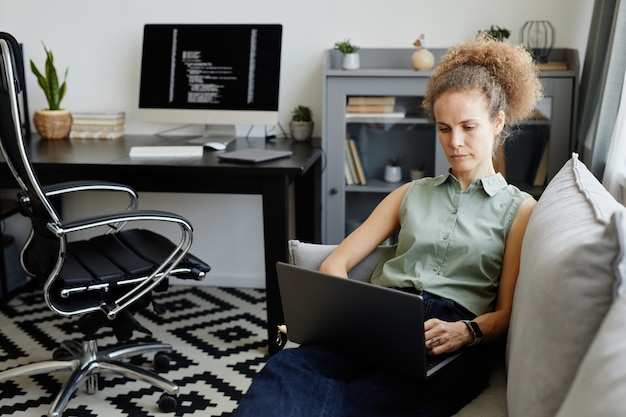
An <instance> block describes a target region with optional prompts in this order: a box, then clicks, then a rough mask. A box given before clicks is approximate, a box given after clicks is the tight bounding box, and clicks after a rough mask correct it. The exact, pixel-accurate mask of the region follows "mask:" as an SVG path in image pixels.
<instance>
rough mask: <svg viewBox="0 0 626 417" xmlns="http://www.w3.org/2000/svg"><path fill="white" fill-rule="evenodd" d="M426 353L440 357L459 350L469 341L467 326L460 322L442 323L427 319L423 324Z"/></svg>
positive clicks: (441, 321) (437, 320)
mask: <svg viewBox="0 0 626 417" xmlns="http://www.w3.org/2000/svg"><path fill="white" fill-rule="evenodd" d="M424 337H425V339H424V340H425V341H426V352H427V353H428V354H430V355H441V354H442V353H449V352H454V351H456V350H459V349H460V348H462V347H463V346H465V345H466V344H468V343H469V342H471V340H469V339H468V337H469V338H470V339H471V335H470V334H469V331H468V330H467V326H466V325H465V323H463V322H462V321H455V322H449V321H443V320H439V319H429V320H426V321H425V322H424Z"/></svg>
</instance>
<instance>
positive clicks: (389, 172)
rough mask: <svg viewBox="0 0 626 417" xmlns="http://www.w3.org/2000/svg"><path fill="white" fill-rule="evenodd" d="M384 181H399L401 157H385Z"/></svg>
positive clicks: (400, 177) (400, 176)
mask: <svg viewBox="0 0 626 417" xmlns="http://www.w3.org/2000/svg"><path fill="white" fill-rule="evenodd" d="M384 178H385V181H387V182H400V180H401V179H402V157H401V156H399V157H396V158H389V159H387V165H385V177H384Z"/></svg>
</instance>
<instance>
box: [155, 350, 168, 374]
mask: <svg viewBox="0 0 626 417" xmlns="http://www.w3.org/2000/svg"><path fill="white" fill-rule="evenodd" d="M171 360H172V358H170V355H169V354H167V353H165V352H157V353H156V354H155V355H154V360H153V363H154V369H155V370H156V371H157V372H167V371H169V370H170V361H171Z"/></svg>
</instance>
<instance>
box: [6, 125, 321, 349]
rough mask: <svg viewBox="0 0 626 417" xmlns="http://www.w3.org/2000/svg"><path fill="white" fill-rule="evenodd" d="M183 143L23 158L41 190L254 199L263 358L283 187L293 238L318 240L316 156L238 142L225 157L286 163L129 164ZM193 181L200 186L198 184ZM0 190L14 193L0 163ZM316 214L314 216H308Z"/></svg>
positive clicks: (283, 237) (101, 144) (276, 316)
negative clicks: (258, 211)
mask: <svg viewBox="0 0 626 417" xmlns="http://www.w3.org/2000/svg"><path fill="white" fill-rule="evenodd" d="M186 141H187V139H186V138H171V137H168V138H164V137H157V136H149V135H146V136H143V135H141V136H140V135H127V136H125V137H124V138H120V139H116V140H112V141H105V140H41V139H39V138H37V137H34V138H32V139H30V140H29V141H28V142H27V144H28V150H29V153H30V157H31V161H32V163H33V165H34V168H35V171H36V172H37V174H38V177H39V178H40V180H41V181H42V182H43V184H44V185H48V184H53V183H57V182H63V181H70V180H79V179H82V180H89V179H92V180H103V181H115V182H119V183H123V184H128V185H130V186H132V187H134V188H135V189H136V190H137V191H153V192H172V193H177V192H180V193H227V194H260V195H261V196H262V198H263V242H264V245H265V282H266V292H267V331H268V339H267V340H268V347H269V351H270V353H274V352H276V350H277V348H276V346H275V343H274V342H275V340H276V326H277V325H278V324H282V322H283V313H282V304H281V302H280V293H279V290H278V282H277V278H276V267H275V264H276V262H277V261H287V258H288V246H287V242H288V239H289V220H290V212H289V186H290V184H292V183H293V184H294V188H295V205H296V207H295V209H296V212H297V213H298V216H297V217H296V221H295V224H296V237H297V238H298V239H301V240H309V241H314V240H317V239H319V238H318V236H319V225H320V223H319V197H318V196H319V187H320V183H319V178H320V173H321V154H322V153H321V150H320V149H319V148H315V147H312V146H311V145H310V144H309V143H301V142H296V143H292V141H290V140H283V139H278V140H277V141H276V143H272V144H266V143H265V140H264V139H263V138H251V139H245V138H238V139H237V140H236V141H234V142H233V143H231V144H229V147H228V150H235V149H243V148H248V147H259V148H262V147H267V148H271V149H290V150H292V151H293V156H292V157H291V158H287V159H280V160H275V161H270V162H265V163H261V164H256V165H247V164H235V163H226V162H221V161H219V160H218V159H217V153H216V152H212V151H208V150H205V152H204V156H203V157H202V158H201V159H200V158H197V159H166V158H159V159H131V158H129V157H128V152H129V150H130V148H131V146H136V145H141V146H149V145H183V144H186ZM198 178H205V180H203V181H198ZM0 187H2V188H18V187H17V184H16V183H15V181H14V179H13V177H12V176H11V174H10V172H9V169H8V166H7V165H6V163H5V162H4V160H3V159H1V157H0ZM316 207H317V208H318V209H317V210H316Z"/></svg>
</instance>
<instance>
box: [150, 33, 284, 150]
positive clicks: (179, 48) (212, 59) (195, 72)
mask: <svg viewBox="0 0 626 417" xmlns="http://www.w3.org/2000/svg"><path fill="white" fill-rule="evenodd" d="M281 44H282V25H278V24H146V25H145V26H144V33H143V50H142V59H141V79H140V87H139V109H138V117H139V119H141V120H143V121H148V122H164V123H178V124H201V125H204V126H205V131H204V135H203V136H202V137H199V138H195V139H193V140H192V142H193V143H202V142H208V141H222V142H223V141H226V142H228V141H230V140H231V139H233V138H234V137H235V125H239V124H241V125H266V126H267V125H276V124H277V123H278V93H279V85H280V59H281V46H282V45H281Z"/></svg>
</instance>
